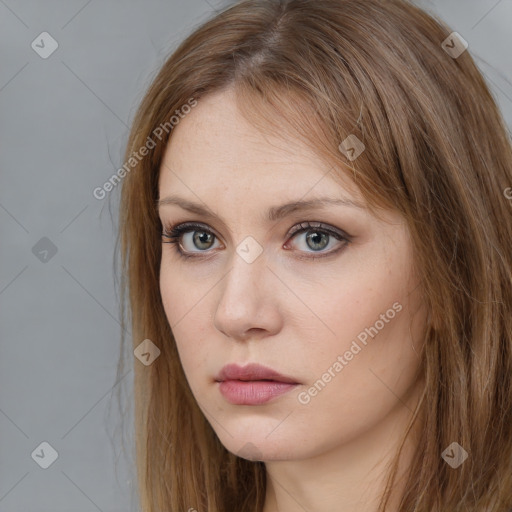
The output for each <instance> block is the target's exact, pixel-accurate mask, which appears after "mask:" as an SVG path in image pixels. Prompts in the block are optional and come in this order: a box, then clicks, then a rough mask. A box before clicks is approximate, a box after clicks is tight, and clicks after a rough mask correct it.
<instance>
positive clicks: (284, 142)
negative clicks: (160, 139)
mask: <svg viewBox="0 0 512 512" xmlns="http://www.w3.org/2000/svg"><path fill="white" fill-rule="evenodd" d="M333 173H334V170H333V168H332V166H331V165H329V164H328V163H326V162H323V161H322V160H321V159H320V158H319V156H318V155H317V154H316V153H314V152H313V151H312V150H311V148H310V147H308V146H307V145H306V144H304V143H303V142H302V141H300V140H299V139H297V138H294V137H293V136H292V135H290V134H289V133H287V132H286V131H285V130H284V128H283V131H282V132H280V133H279V134H275V133H274V132H272V133H271V132H270V131H269V132H266V131H262V130H260V129H258V128H256V127H255V126H254V125H252V124H251V123H250V122H249V121H248V120H247V119H246V118H245V117H244V116H243V115H242V113H241V112H240V111H239V110H238V108H237V105H236V99H235V95H234V92H233V91H231V90H227V91H223V92H220V93H215V94H211V95H207V96H205V97H203V98H201V99H200V100H199V102H198V105H197V106H196V107H195V108H194V109H193V110H192V111H191V112H190V113H189V114H187V115H186V116H185V117H184V118H183V119H182V120H181V121H180V123H179V124H178V125H176V126H175V127H174V128H173V131H172V133H171V137H170V139H169V143H168V146H167V148H166V151H165V155H164V158H163V160H162V163H161V167H160V176H159V188H160V195H162V194H163V193H165V191H171V190H174V189H175V188H176V187H178V188H183V186H185V187H187V186H188V187H190V188H192V189H193V191H194V192H196V193H197V194H198V195H199V194H200V192H206V191H210V192H211V191H216V192H219V193H221V192H224V193H227V192H233V191H234V190H240V189H242V190H245V191H247V192H250V191H253V192H254V191H255V190H256V189H267V190H268V194H277V195H279V194H282V193H283V192H286V193H291V194H294V196H299V197H300V196H302V195H304V194H306V193H308V190H311V192H312V193H313V192H314V193H315V194H318V193H325V192H331V193H335V192H336V191H339V192H344V195H348V194H350V195H351V196H352V197H354V198H355V197H358V193H357V191H356V189H355V187H354V185H353V183H352V182H351V180H350V179H349V178H348V177H347V176H345V175H342V176H341V178H340V177H338V178H337V180H336V181H335V180H334V179H333ZM336 174H337V175H338V176H339V175H340V174H341V173H340V170H339V169H338V170H337V171H336ZM340 179H341V180H342V183H343V185H342V186H340Z"/></svg>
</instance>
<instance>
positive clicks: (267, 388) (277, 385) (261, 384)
mask: <svg viewBox="0 0 512 512" xmlns="http://www.w3.org/2000/svg"><path fill="white" fill-rule="evenodd" d="M296 386H297V384H289V383H287V382H277V381H269V380H252V381H241V380H224V381H222V382H219V390H220V392H221V393H222V395H223V396H224V398H225V399H226V400H227V401H228V402H231V403H232V404H235V405H260V404H264V403H266V402H268V401H269V400H271V399H272V398H274V397H276V396H279V395H282V394H283V393H286V392H288V391H290V390H291V389H293V388H294V387H296Z"/></svg>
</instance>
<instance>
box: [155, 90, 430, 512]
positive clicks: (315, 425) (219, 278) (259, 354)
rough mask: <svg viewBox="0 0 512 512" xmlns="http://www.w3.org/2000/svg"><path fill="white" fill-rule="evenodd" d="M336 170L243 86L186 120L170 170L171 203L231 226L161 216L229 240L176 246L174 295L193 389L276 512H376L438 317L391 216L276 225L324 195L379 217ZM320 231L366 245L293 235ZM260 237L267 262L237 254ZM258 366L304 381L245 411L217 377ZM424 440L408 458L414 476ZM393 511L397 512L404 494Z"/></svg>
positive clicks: (341, 209) (178, 213)
mask: <svg viewBox="0 0 512 512" xmlns="http://www.w3.org/2000/svg"><path fill="white" fill-rule="evenodd" d="M330 169H331V167H330V166H329V165H327V164H324V163H323V162H322V161H320V159H319V158H318V156H316V155H315V154H313V153H312V152H311V150H310V149H309V148H308V147H307V146H305V145H304V144H302V143H301V142H299V141H298V140H297V139H294V138H293V137H291V136H287V135H285V132H284V131H283V133H281V134H280V136H279V137H276V136H271V135H269V134H264V133H261V132H260V131H258V130H257V129H256V128H255V127H254V126H253V125H252V124H251V123H249V122H248V121H247V120H246V119H245V118H243V117H242V115H241V114H240V112H239V110H238V109H237V107H236V100H235V96H234V93H233V91H232V90H230V89H228V90H226V91H223V92H221V93H216V94H213V95H209V96H206V97H204V98H202V99H201V100H200V101H199V104H198V105H197V107H195V108H194V109H193V110H192V112H191V113H190V114H188V115H187V116H186V117H185V118H184V119H182V120H181V121H180V123H179V125H177V126H176V127H175V128H174V129H173V133H172V137H171V139H170V142H169V144H168V147H167V149H166V153H165V157H164V160H163V162H162V166H161V169H160V176H159V195H160V198H161V199H162V198H165V197H167V196H169V195H171V194H173V195H176V196H180V197H182V198H185V199H188V200H190V201H194V202H198V203H200V204H201V205H203V206H204V205H207V206H208V207H210V209H211V210H213V211H214V212H215V214H216V215H217V217H216V218H208V217H205V216H204V215H199V214H195V213H191V212H188V211H186V210H184V209H182V208H181V207H179V206H177V205H174V204H172V205H170V204H167V205H162V206H160V208H159V215H160V219H161V221H162V224H163V225H164V227H165V226H174V225H178V224H180V223H184V222H189V221H195V222H199V223H201V224H202V225H204V227H205V228H206V229H208V230H210V231H211V232H213V234H214V236H213V237H211V238H210V239H207V238H205V235H204V234H203V232H202V231H200V230H199V231H200V232H199V233H197V235H201V234H202V236H203V238H202V243H201V242H198V241H197V240H196V244H194V241H193V238H192V236H193V235H194V229H195V228H192V231H189V232H188V233H187V234H185V235H184V236H182V239H181V244H182V247H183V249H184V250H186V251H188V252H191V253H193V254H194V255H196V256H198V257H197V258H196V259H193V258H190V259H183V258H181V257H180V256H179V255H178V254H177V252H176V245H173V244H170V243H165V244H163V245H162V261H161V271H160V286H161V295H162V300H163V304H164V308H165V312H166V315H167V318H168V321H169V324H170V325H171V328H172V330H173V333H174V336H175V339H176V343H177V347H178V351H179V355H180V361H181V364H182V366H183V369H184V372H185V375H186V377H187V381H188V384H189V386H190V388H191V390H192V393H193V395H194V397H195V398H196V400H197V402H198V404H199V406H200V407H201V409H202V410H203V412H204V414H205V416H206V418H207V419H208V421H209V422H210V424H211V426H212V428H213V429H214V431H215V432H216V434H217V436H218V437H219V439H220V441H221V442H222V443H223V445H224V446H225V447H226V449H227V450H229V451H231V452H233V453H235V454H239V455H240V454H241V455H243V456H244V457H245V458H248V459H251V460H263V461H264V462H265V467H266V470H267V477H268V478H267V481H268V485H267V495H266V502H265V508H264V512H275V511H277V510H279V511H280V512H295V511H301V512H302V511H304V510H308V511H313V510H314V511H316V512H331V511H332V510H341V511H344V512H351V511H356V510H357V511H361V510H364V511H374V510H375V511H376V510H377V503H378V498H379V493H380V492H381V491H382V490H383V484H384V480H383V479H384V477H385V473H384V469H385V465H386V464H387V463H389V461H390V460H391V457H392V456H393V454H394V450H395V449H396V448H397V446H398V444H397V443H398V442H399V441H400V439H401V435H402V433H403V432H404V429H405V427H406V424H407V421H408V419H409V417H410V414H411V411H412V409H413V408H414V405H415V403H416V401H417V399H418V396H419V393H420V392H421V391H422V388H423V382H422V381H421V380H420V379H419V378H418V370H419V364H420V357H419V354H420V353H421V348H422V346H421V340H422V339H423V338H422V337H423V333H424V330H423V329H424V327H425V321H426V310H425V307H424V304H423V302H422V300H421V297H420V295H419V290H420V287H419V286H418V285H419V282H418V280H417V278H416V276H415V273H414V272H413V266H412V263H413V262H412V249H411V243H410V238H409V234H408V230H407V226H406V223H405V221H404V219H403V218H402V217H401V216H400V215H399V214H398V213H395V212H386V214H385V218H384V219H383V220H379V219H377V218H376V217H374V216H372V215H371V214H370V213H369V211H368V210H367V209H366V208H356V207H353V206H348V205H328V206H326V207H322V208H317V209H314V210H310V211H299V212H295V213H293V214H290V215H289V216H286V217H284V218H282V219H279V220H277V221H274V222H270V221H269V220H268V219H266V218H265V215H266V211H267V209H268V208H270V207H271V206H279V205H282V204H284V203H286V202H289V201H293V200H301V199H311V198H313V197H324V196H327V197H336V198H340V197H343V198H346V199H350V200H351V201H354V202H358V203H360V204H362V205H363V206H364V201H363V199H362V196H361V195H360V194H358V192H357V190H356V189H355V187H354V186H353V185H352V183H351V182H350V181H349V179H348V178H346V180H345V183H346V186H345V185H344V186H343V187H342V186H341V185H340V184H339V183H337V182H335V181H334V180H333V179H332V176H331V173H329V170H330ZM331 172H334V171H331ZM338 172H343V170H342V169H340V170H339V171H338ZM264 214H265V215H264ZM221 219H223V220H221ZM306 221H309V222H313V223H315V222H316V223H318V222H321V223H322V224H324V227H332V228H334V229H340V230H343V231H345V232H346V233H348V234H350V235H351V241H350V242H349V243H344V242H342V241H338V240H336V238H335V237H333V236H326V238H325V239H320V240H319V239H318V237H317V239H316V242H315V241H313V242H310V244H309V245H308V243H307V235H308V232H302V233H299V234H297V235H294V236H290V235H289V233H290V231H291V230H292V228H294V227H295V226H298V225H299V224H300V223H301V222H306ZM315 227H316V226H315ZM195 231H198V230H197V229H195ZM311 232H313V233H312V236H314V233H315V232H316V231H315V229H314V228H313V229H310V230H309V233H310V234H311ZM247 236H251V237H253V238H254V239H255V240H256V241H257V242H258V243H259V244H260V245H261V247H262V248H263V249H264V250H263V252H262V253H261V254H260V255H259V256H258V257H257V258H256V259H255V261H253V262H252V263H247V261H245V260H244V259H243V258H242V257H240V256H239V254H238V253H237V252H236V248H237V246H238V245H239V244H240V243H241V242H242V241H243V240H244V239H245V238H246V237H247ZM166 240H167V239H166V238H162V241H166ZM327 242H328V243H327ZM315 243H316V244H317V245H315ZM322 244H325V246H324V245H322ZM340 247H341V250H340V251H339V252H337V253H331V254H330V255H327V253H329V252H331V251H335V250H336V249H337V248H340ZM315 249H316V250H315ZM205 254H206V255H205ZM322 254H323V255H324V256H325V257H323V258H318V259H315V260H313V259H311V258H310V257H311V256H321V255H322ZM395 303H398V304H399V305H400V306H402V308H401V310H400V312H397V313H396V315H395V316H394V318H393V319H388V322H386V323H385V324H384V326H383V328H381V329H380V330H379V331H378V334H377V335H375V336H374V337H373V338H371V337H369V338H368V342H367V344H366V345H362V344H361V343H359V345H360V346H361V350H360V351H359V352H358V353H357V355H355V356H353V358H352V359H351V360H350V361H346V359H345V362H346V363H347V364H346V365H344V366H343V369H342V370H341V371H338V372H336V371H333V370H331V380H330V382H328V383H327V384H326V385H325V386H324V387H323V389H321V391H320V392H318V393H317V394H316V395H315V396H310V401H309V402H308V403H301V402H300V401H299V399H298V396H299V394H300V393H302V395H301V396H302V397H304V396H305V394H307V391H308V389H310V388H311V387H312V386H314V384H315V382H317V381H318V380H319V379H321V378H322V375H323V374H325V373H326V371H327V370H328V369H329V368H332V366H333V364H334V363H335V362H336V361H337V358H338V356H340V355H341V356H343V354H345V353H346V351H347V350H349V349H350V347H351V344H352V342H353V341H354V340H356V339H357V336H358V335H359V334H360V333H361V332H363V331H364V330H365V328H369V327H371V326H375V325H376V321H378V320H379V319H380V318H382V317H381V315H382V314H385V313H386V311H388V310H389V309H390V308H392V305H393V304H395ZM386 318H387V317H386ZM249 362H257V363H260V364H262V365H265V366H268V367H270V368H272V369H274V370H276V371H278V372H280V373H281V374H283V375H287V376H291V377H294V378H295V380H296V381H297V382H299V383H300V384H299V385H298V386H297V387H296V389H294V390H292V391H291V392H288V393H286V394H284V395H281V396H279V397H277V398H274V399H272V400H271V401H270V402H267V403H266V404H263V405H256V406H250V405H233V404H231V403H229V402H227V401H226V399H225V398H224V397H223V395H222V394H221V393H220V392H219V389H218V383H216V382H215V380H214V377H215V375H216V374H217V373H218V372H219V371H220V370H221V368H222V367H223V366H224V365H225V364H227V363H238V364H240V365H244V364H246V363H249ZM332 374H334V375H335V376H334V377H333V376H332ZM414 442H415V441H411V442H410V443H409V444H407V445H406V450H405V455H404V459H403V463H402V465H401V466H400V471H399V477H401V476H402V475H403V474H405V473H406V470H407V465H408V464H409V462H410V460H411V457H412V454H413V449H414ZM248 443H250V444H248ZM400 482H401V481H400ZM400 482H399V483H398V485H397V487H396V491H397V492H398V491H400V490H401V489H402V488H401V487H400V485H401V484H400ZM391 503H392V505H393V507H395V508H391V509H390V510H395V509H396V497H395V498H393V500H392V502H391Z"/></svg>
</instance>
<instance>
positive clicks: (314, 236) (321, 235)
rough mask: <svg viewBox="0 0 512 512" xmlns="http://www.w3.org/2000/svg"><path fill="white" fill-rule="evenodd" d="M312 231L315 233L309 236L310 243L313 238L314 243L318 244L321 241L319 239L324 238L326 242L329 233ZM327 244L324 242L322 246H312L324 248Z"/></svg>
mask: <svg viewBox="0 0 512 512" xmlns="http://www.w3.org/2000/svg"><path fill="white" fill-rule="evenodd" d="M310 233H313V234H312V235H308V236H307V240H308V245H309V242H310V241H311V240H313V244H314V245H316V244H319V243H321V242H320V240H319V239H321V238H323V239H324V242H325V240H326V238H327V235H326V234H325V233H317V232H315V231H310ZM325 246H326V244H325V243H324V244H322V246H321V247H320V248H318V247H316V248H315V247H311V246H310V247H311V248H312V249H323V248H324V247H325Z"/></svg>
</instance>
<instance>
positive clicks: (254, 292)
mask: <svg viewBox="0 0 512 512" xmlns="http://www.w3.org/2000/svg"><path fill="white" fill-rule="evenodd" d="M280 284H281V283H280V281H279V279H278V278H277V277H276V276H275V274H274V273H273V272H272V271H271V270H270V269H269V268H268V266H267V260H266V258H265V253H262V254H260V256H259V257H258V258H257V259H256V260H255V261H253V262H252V263H248V262H247V261H245V260H244V259H243V258H242V257H241V256H240V255H239V254H238V253H236V254H234V257H233V266H232V268H231V270H230V271H229V272H228V273H227V275H226V277H225V278H224V279H223V286H222V287H221V288H220V297H219V299H218V304H217V308H216V311H215V315H214V325H215V328H216V329H217V330H219V331H220V332H222V333H223V334H224V335H225V336H227V337H229V338H233V339H235V340H242V341H245V340H247V339H249V338H254V337H257V338H264V337H267V336H272V335H274V334H276V333H277V332H279V330H280V329H281V327H282V317H281V310H280V307H279V298H278V297H279V285H280ZM281 286H282V284H281Z"/></svg>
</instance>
